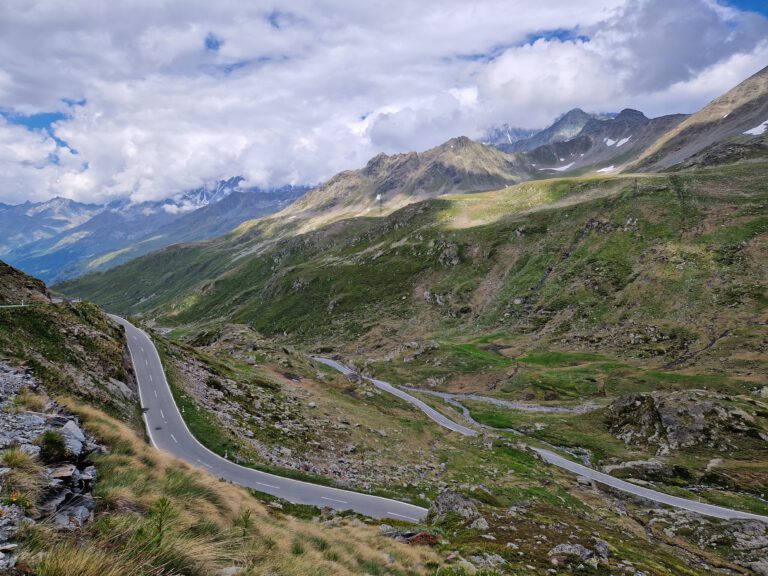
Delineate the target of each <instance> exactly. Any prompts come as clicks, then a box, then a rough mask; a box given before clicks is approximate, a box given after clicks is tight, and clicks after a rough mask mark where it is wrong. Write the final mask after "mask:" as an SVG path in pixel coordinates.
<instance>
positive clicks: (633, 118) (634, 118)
mask: <svg viewBox="0 0 768 576" xmlns="http://www.w3.org/2000/svg"><path fill="white" fill-rule="evenodd" d="M614 120H617V121H619V122H637V123H645V122H648V120H649V118H648V117H647V116H646V115H645V114H643V113H642V112H640V110H635V109H633V108H624V110H622V111H621V112H619V114H618V115H617V116H616V118H614Z"/></svg>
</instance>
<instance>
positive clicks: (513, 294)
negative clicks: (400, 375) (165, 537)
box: [61, 164, 768, 382]
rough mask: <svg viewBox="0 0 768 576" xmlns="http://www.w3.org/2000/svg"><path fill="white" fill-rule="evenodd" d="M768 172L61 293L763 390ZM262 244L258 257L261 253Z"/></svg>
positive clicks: (227, 259)
mask: <svg viewBox="0 0 768 576" xmlns="http://www.w3.org/2000/svg"><path fill="white" fill-rule="evenodd" d="M766 173H768V165H766V164H748V165H735V166H732V167H725V168H718V169H707V170H700V171H696V172H690V173H683V174H679V175H675V176H671V177H668V176H648V177H641V178H633V177H614V178H580V179H564V180H551V181H542V182H536V183H525V184H521V185H517V186H514V187H511V188H506V189H503V190H499V191H496V192H490V193H484V194H475V195H470V196H461V195H460V196H447V197H443V198H440V199H437V200H432V201H427V202H422V203H418V204H414V205H412V206H408V207H406V208H404V209H402V210H400V211H398V212H396V213H394V214H392V215H391V216H389V217H386V218H362V219H354V220H350V221H346V222H343V223H339V224H336V225H333V226H331V227H329V228H325V229H322V230H319V231H316V232H313V233H308V234H306V235H302V236H299V237H296V238H291V239H286V240H282V241H279V242H277V243H276V244H274V245H270V246H268V247H266V248H264V252H261V253H259V252H258V251H259V250H260V249H261V248H260V247H263V244H260V240H259V239H258V238H255V239H254V238H250V237H238V236H233V235H230V236H227V237H224V238H222V239H220V240H218V241H216V242H211V243H207V244H199V245H186V246H178V247H174V248H172V249H169V250H165V251H161V252H158V253H155V254H153V255H151V256H148V257H145V258H141V259H138V260H136V261H134V262H131V263H129V264H127V265H125V266H122V267H119V268H117V269H115V270H114V271H111V272H109V273H107V274H101V275H95V276H90V277H86V278H83V279H81V280H79V281H77V282H74V283H70V284H67V285H62V286H61V289H62V290H64V291H66V292H68V293H71V294H77V295H80V296H83V297H85V298H89V299H93V300H95V301H97V302H99V303H101V304H103V305H104V306H105V307H107V308H109V309H112V310H117V311H121V312H130V313H147V314H149V315H150V316H151V317H153V318H154V319H155V320H156V321H158V322H160V323H162V324H165V325H168V326H176V327H180V328H181V327H186V328H185V330H186V329H188V328H189V327H190V326H196V325H201V324H202V323H205V322H209V321H215V320H218V319H228V320H232V321H235V322H237V323H242V324H247V325H249V326H251V327H252V328H254V329H256V330H257V331H259V332H261V333H263V334H265V335H266V336H274V337H278V338H280V337H283V335H284V334H285V335H287V336H285V338H286V339H288V340H290V341H292V342H296V343H301V344H303V345H305V346H310V347H311V346H314V347H323V348H329V347H330V348H333V347H338V348H344V346H345V344H347V343H352V342H354V348H356V349H358V350H360V351H363V350H368V351H369V352H371V351H373V350H381V349H382V348H384V349H385V351H389V350H386V349H387V347H388V346H389V345H390V344H392V345H395V343H402V342H407V341H410V340H423V339H429V338H433V339H438V340H444V341H446V340H447V341H457V342H459V343H460V342H466V341H467V340H471V339H477V338H486V339H489V341H496V340H499V341H500V342H499V343H497V344H499V345H501V344H502V343H503V345H504V346H506V347H508V348H510V347H511V348H514V347H517V348H519V349H525V348H529V347H531V346H534V347H540V348H544V349H548V348H555V349H563V350H566V351H572V350H586V351H598V352H604V353H605V352H608V353H611V354H615V355H619V356H622V357H624V358H627V359H635V360H642V361H643V362H644V363H646V364H648V365H652V366H656V367H659V368H665V367H666V368H684V367H685V366H687V365H690V364H691V363H692V362H693V361H695V362H696V363H697V365H699V366H706V367H707V370H711V371H713V372H718V373H725V372H726V371H727V372H728V373H729V374H730V375H741V376H743V377H744V378H745V379H747V380H755V381H758V382H759V381H762V377H761V376H760V373H761V372H763V373H764V371H763V370H761V368H762V367H764V366H763V360H762V359H761V357H760V355H759V354H755V352H756V350H754V342H755V336H756V335H757V334H758V333H760V332H761V330H762V324H763V322H764V321H765V304H766V299H765V291H764V290H763V288H764V283H765V275H766V270H765V267H764V262H765V249H766V233H767V232H768V220H766V217H765V212H764V206H765V202H766V201H767V197H766V191H765V188H764V186H763V185H762V182H763V180H764V177H765V175H766ZM249 252H251V253H252V254H250V255H249V254H248V253H249Z"/></svg>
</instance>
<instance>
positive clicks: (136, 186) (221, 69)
mask: <svg viewBox="0 0 768 576" xmlns="http://www.w3.org/2000/svg"><path fill="white" fill-rule="evenodd" d="M540 4H542V6H534V7H532V6H531V4H530V2H527V1H525V0H487V1H484V2H479V3H468V2H465V1H464V0H441V1H439V2H438V1H437V0H425V1H424V2H418V3H414V2H410V1H408V0H396V1H392V2H388V3H387V4H386V5H385V4H378V3H350V2H346V1H344V0H315V1H312V2H310V1H309V0H293V1H292V2H289V3H284V6H283V7H282V8H281V9H280V10H276V9H275V8H274V6H273V5H272V4H268V3H265V2H255V3H243V2H240V1H237V0H220V1H219V2H217V3H215V4H214V3H211V2H207V1H204V0H186V1H183V2H181V1H175V2H174V1H171V2H162V3H160V2H156V1H154V0H131V1H130V2H129V1H127V0H115V1H111V2H105V3H100V4H99V5H98V7H97V8H94V5H93V3H91V2H87V1H86V0H71V1H70V2H68V4H67V9H66V10H62V9H61V6H60V3H58V2H55V1H54V0H33V1H31V2H30V1H29V0H7V1H5V2H3V3H2V4H1V5H0V21H2V22H3V34H2V36H0V57H1V58H0V114H2V113H5V115H6V116H8V117H10V116H11V115H16V116H18V115H20V114H21V115H24V114H35V113H40V112H55V111H58V112H61V113H63V114H65V115H66V117H65V118H64V119H62V120H59V121H57V122H55V123H54V124H53V125H52V126H51V127H50V128H49V129H48V130H45V129H39V128H37V129H27V128H25V127H23V126H20V125H13V124H10V123H9V122H7V121H4V120H2V121H0V146H2V148H0V200H5V201H23V200H25V199H27V198H30V199H41V198H46V197H50V196H53V195H56V194H59V195H64V196H68V197H72V198H77V199H80V200H85V201H102V200H107V199H112V198H118V197H130V198H132V199H134V200H136V201H142V200H150V199H161V198H165V197H169V196H171V195H173V194H176V193H178V192H180V191H183V190H186V189H189V188H195V187H198V186H201V185H205V184H208V183H212V182H214V181H216V180H218V179H220V178H227V177H230V176H233V175H242V176H244V177H245V178H246V179H247V180H248V183H249V184H252V185H259V186H276V185H282V184H288V183H293V184H299V183H301V184H306V183H314V182H318V181H320V180H322V179H324V178H327V177H329V176H330V175H332V174H333V173H335V172H337V171H339V170H342V169H347V168H355V167H358V166H360V165H362V164H364V163H365V161H366V160H367V159H368V158H369V157H371V156H373V155H374V154H376V153H378V152H380V151H386V152H399V151H405V150H421V149H425V148H428V147H430V146H434V145H437V144H439V143H441V142H443V141H445V140H447V139H448V138H450V137H453V136H458V135H461V134H466V135H469V136H478V135H480V134H481V133H482V131H483V130H484V129H485V128H486V127H488V126H492V125H494V124H498V123H502V122H508V123H511V124H516V125H520V126H524V127H538V126H543V125H545V124H547V123H548V122H550V121H551V120H552V119H553V118H554V117H556V116H557V115H558V114H560V113H562V112H564V111H565V110H567V109H569V108H572V107H574V106H581V107H583V108H585V109H589V110H602V111H608V110H618V109H620V108H623V107H625V106H632V107H636V108H640V109H643V110H645V111H647V112H649V113H651V114H662V113H668V112H678V111H685V112H690V111H693V110H695V109H696V108H697V107H699V106H700V105H701V104H703V103H705V102H706V101H707V100H709V99H711V98H712V97H714V96H716V95H718V94H720V93H721V92H723V91H724V90H726V89H728V88H729V87H730V86H732V85H734V84H736V83H737V82H738V81H740V80H742V79H743V78H745V77H746V76H748V75H750V74H751V73H754V72H755V71H757V70H758V69H759V68H761V67H762V66H763V65H764V63H765V61H766V56H767V55H768V43H766V42H765V40H764V39H765V38H768V20H766V18H764V17H762V16H760V15H757V14H752V13H746V12H742V11H739V10H737V9H734V8H728V7H726V6H723V5H720V4H718V3H716V2H715V1H714V0H679V1H677V2H673V3H669V2H663V1H662V0H585V1H583V2H579V3H574V2H572V1H570V0H569V1H565V0H551V1H548V2H546V3H540ZM65 143H66V145H65Z"/></svg>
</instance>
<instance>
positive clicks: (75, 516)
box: [53, 506, 91, 530]
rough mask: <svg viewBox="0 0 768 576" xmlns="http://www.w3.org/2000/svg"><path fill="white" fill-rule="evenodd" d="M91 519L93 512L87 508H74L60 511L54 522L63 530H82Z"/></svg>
mask: <svg viewBox="0 0 768 576" xmlns="http://www.w3.org/2000/svg"><path fill="white" fill-rule="evenodd" d="M90 517H91V511H90V510H88V508H86V507H85V506H73V507H71V508H66V509H64V510H62V511H60V512H59V513H58V514H56V516H55V517H54V518H53V522H54V523H55V524H56V525H57V526H60V527H62V528H66V529H68V530H74V529H76V528H80V527H82V526H83V524H85V523H86V522H87V521H88V519H89V518H90Z"/></svg>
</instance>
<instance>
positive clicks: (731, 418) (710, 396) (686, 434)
mask: <svg viewBox="0 0 768 576" xmlns="http://www.w3.org/2000/svg"><path fill="white" fill-rule="evenodd" d="M762 420H764V419H763V418H758V417H757V416H756V414H754V413H750V412H748V411H746V410H744V409H742V408H740V407H738V406H736V405H734V404H732V403H730V402H729V400H728V398H727V397H725V396H722V395H719V394H714V393H711V392H706V391H703V390H686V391H682V392H672V393H653V394H645V393H635V394H628V395H626V396H622V397H621V398H619V399H618V400H616V401H614V402H613V403H612V404H611V405H610V406H609V407H608V409H607V411H606V414H605V424H606V426H607V428H608V430H609V431H610V432H611V434H613V435H614V436H616V437H617V438H619V439H621V440H622V441H623V442H624V443H625V444H627V445H628V446H629V445H642V446H649V447H656V453H657V455H663V454H667V453H669V452H670V451H672V450H679V449H681V448H689V447H692V446H702V447H708V448H714V449H716V450H721V451H726V450H730V449H733V448H734V447H735V446H734V437H738V436H750V437H756V438H761V439H763V440H768V433H766V431H765V430H764V428H763V424H764V423H763V422H762Z"/></svg>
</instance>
